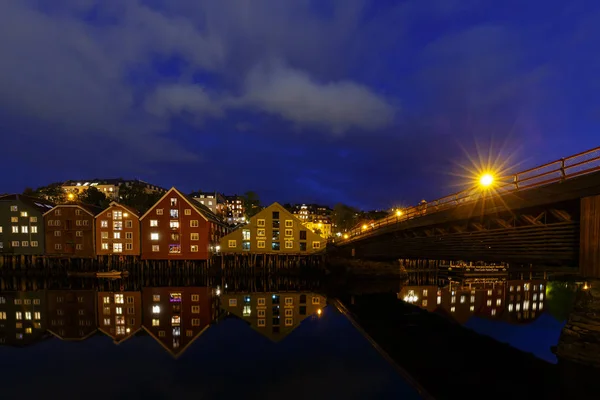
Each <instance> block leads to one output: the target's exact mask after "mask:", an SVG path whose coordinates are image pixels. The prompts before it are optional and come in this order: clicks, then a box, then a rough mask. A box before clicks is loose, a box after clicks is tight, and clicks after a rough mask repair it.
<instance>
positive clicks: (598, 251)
mask: <svg viewBox="0 0 600 400" xmlns="http://www.w3.org/2000/svg"><path fill="white" fill-rule="evenodd" d="M579 226H580V241H579V272H580V273H581V275H583V276H584V277H589V278H600V196H590V197H584V198H582V199H581V216H580V225H579Z"/></svg>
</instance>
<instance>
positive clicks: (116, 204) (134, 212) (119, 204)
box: [96, 201, 140, 218]
mask: <svg viewBox="0 0 600 400" xmlns="http://www.w3.org/2000/svg"><path fill="white" fill-rule="evenodd" d="M112 206H118V207H123V208H124V209H125V210H127V211H129V212H130V213H131V214H133V215H135V216H136V217H138V218H139V217H140V212H139V211H138V210H136V209H135V208H133V207H130V206H127V205H125V204H122V203H119V202H116V201H111V202H110V204H109V205H108V207H107V208H105V209H104V210H102V211H100V212H99V213H98V214H96V218H98V217H99V216H100V214H102V213H104V212H105V211H108V210H109V209H110V207H112Z"/></svg>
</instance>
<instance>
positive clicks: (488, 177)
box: [479, 174, 494, 188]
mask: <svg viewBox="0 0 600 400" xmlns="http://www.w3.org/2000/svg"><path fill="white" fill-rule="evenodd" d="M492 183H494V177H493V176H492V174H483V175H481V177H479V186H481V187H484V188H485V187H488V186H490V185H491V184H492Z"/></svg>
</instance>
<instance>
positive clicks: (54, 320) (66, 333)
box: [46, 290, 98, 340]
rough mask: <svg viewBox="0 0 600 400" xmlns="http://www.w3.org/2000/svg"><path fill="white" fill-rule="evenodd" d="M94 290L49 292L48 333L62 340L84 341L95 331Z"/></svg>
mask: <svg viewBox="0 0 600 400" xmlns="http://www.w3.org/2000/svg"><path fill="white" fill-rule="evenodd" d="M96 296H97V294H96V291H95V290H49V291H48V292H47V298H46V299H47V304H48V331H49V332H50V333H52V334H53V335H54V336H56V337H58V338H59V339H62V340H85V339H87V338H89V337H90V336H92V335H93V334H94V333H96V331H97V326H98V325H97V318H96V313H97V309H96Z"/></svg>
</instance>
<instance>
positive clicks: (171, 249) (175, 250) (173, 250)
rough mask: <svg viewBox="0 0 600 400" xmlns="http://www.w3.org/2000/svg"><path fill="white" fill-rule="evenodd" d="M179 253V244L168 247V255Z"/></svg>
mask: <svg viewBox="0 0 600 400" xmlns="http://www.w3.org/2000/svg"><path fill="white" fill-rule="evenodd" d="M180 253H181V245H180V244H170V245H169V254H180Z"/></svg>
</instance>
